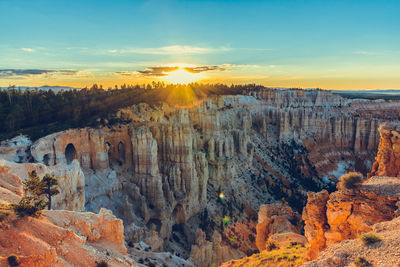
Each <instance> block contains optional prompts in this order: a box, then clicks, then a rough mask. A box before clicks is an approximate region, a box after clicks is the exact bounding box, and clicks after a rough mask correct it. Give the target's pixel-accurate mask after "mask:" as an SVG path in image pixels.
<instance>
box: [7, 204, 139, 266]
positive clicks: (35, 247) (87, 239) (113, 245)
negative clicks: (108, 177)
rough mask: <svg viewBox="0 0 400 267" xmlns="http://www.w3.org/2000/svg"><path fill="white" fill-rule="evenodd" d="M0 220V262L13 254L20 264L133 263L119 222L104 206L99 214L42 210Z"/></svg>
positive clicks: (79, 264)
mask: <svg viewBox="0 0 400 267" xmlns="http://www.w3.org/2000/svg"><path fill="white" fill-rule="evenodd" d="M14 217H15V215H10V216H9V217H8V218H6V219H5V220H3V221H2V222H1V223H0V231H1V235H0V247H1V249H0V265H1V266H8V264H7V257H8V256H9V255H11V254H15V255H17V256H18V258H19V262H20V265H21V266H43V267H50V266H82V267H84V266H85V267H86V266H96V262H100V261H105V262H107V263H108V264H109V265H110V266H135V265H136V263H135V261H134V260H133V259H131V258H129V257H128V256H127V253H126V251H127V249H126V247H125V245H124V234H123V230H124V228H123V224H122V221H121V220H119V219H117V218H116V217H115V216H113V215H112V214H111V212H110V211H107V210H105V209H103V210H101V211H100V213H99V214H94V213H90V212H73V211H58V210H57V211H56V210H50V211H47V210H46V211H43V214H42V216H41V217H40V218H32V217H25V218H23V219H17V218H14Z"/></svg>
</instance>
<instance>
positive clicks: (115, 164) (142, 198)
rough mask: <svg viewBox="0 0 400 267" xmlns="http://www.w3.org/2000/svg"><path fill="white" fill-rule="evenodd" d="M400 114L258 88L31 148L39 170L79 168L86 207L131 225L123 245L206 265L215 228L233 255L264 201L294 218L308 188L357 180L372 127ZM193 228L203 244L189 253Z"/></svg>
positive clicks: (318, 95) (143, 109)
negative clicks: (142, 245)
mask: <svg viewBox="0 0 400 267" xmlns="http://www.w3.org/2000/svg"><path fill="white" fill-rule="evenodd" d="M398 109H399V105H398V104H396V103H393V102H390V101H389V102H380V101H360V100H346V99H343V98H341V97H339V96H337V95H334V94H332V93H330V92H326V91H318V90H313V91H312V90H308V91H303V90H272V89H264V90H259V91H253V92H251V93H250V95H246V96H218V97H217V96H213V97H210V98H207V99H205V100H204V101H202V102H201V103H198V105H196V106H192V107H190V108H177V107H173V106H171V105H169V104H162V105H156V106H149V105H147V104H139V105H135V106H132V107H129V108H125V109H123V110H120V111H119V113H118V114H119V116H123V117H124V118H125V119H126V118H128V119H131V122H130V123H127V124H121V125H114V126H110V127H108V126H104V127H99V128H83V129H72V130H67V131H63V132H58V133H54V134H52V135H49V136H46V137H43V138H41V139H39V140H37V141H36V142H35V143H34V144H33V145H32V146H31V148H30V152H31V154H32V157H33V158H34V160H35V161H36V162H40V163H42V166H46V165H48V167H46V168H53V167H54V168H55V167H56V166H59V168H61V166H66V167H63V168H70V167H71V166H73V165H74V164H75V163H76V164H77V163H79V165H80V166H81V168H82V170H83V173H84V182H85V187H84V192H85V200H86V202H85V208H86V209H87V210H89V211H93V212H98V211H99V210H100V208H101V207H105V208H108V209H110V210H112V211H113V213H114V214H115V215H116V216H117V217H119V218H122V219H123V220H124V224H125V226H129V227H130V228H132V229H135V230H132V231H129V232H130V233H132V234H133V235H135V238H133V237H132V236H126V238H127V240H135V241H138V240H145V239H147V240H152V241H148V242H152V243H154V244H157V245H155V246H156V247H157V249H159V248H158V247H159V246H160V244H161V243H160V242H159V240H158V239H157V237H155V236H152V235H151V234H150V233H151V232H152V231H155V232H157V233H158V237H159V238H161V239H163V240H164V242H162V243H163V247H164V250H168V251H171V252H175V253H176V254H177V255H179V256H182V257H184V258H189V257H191V258H192V261H193V262H202V260H201V259H202V258H204V257H206V258H207V259H209V258H210V257H208V256H205V255H207V253H208V252H207V251H209V250H212V249H210V246H211V247H212V245H208V243H207V242H210V241H212V239H213V236H214V235H213V233H214V232H217V233H218V234H219V235H220V236H221V238H222V239H221V246H226V247H231V248H233V250H235V251H236V252H235V253H231V254H229V255H231V256H232V257H234V256H235V255H242V254H243V253H244V254H249V253H251V252H252V251H254V250H253V249H255V248H256V242H255V240H253V241H251V240H250V239H249V240H250V241H249V240H247V238H246V245H239V244H236V245H235V242H231V241H229V239H230V238H231V237H232V236H233V235H232V234H233V231H231V230H233V229H240V228H241V225H244V224H248V225H253V224H252V222H255V221H256V218H257V212H255V211H257V210H259V208H260V206H261V205H262V204H266V203H272V202H275V201H280V200H281V199H282V198H285V199H286V201H287V202H288V203H289V205H290V206H292V207H293V208H294V209H297V210H298V211H300V210H301V209H302V207H303V205H304V203H305V196H306V193H307V192H308V191H320V190H321V189H323V188H332V186H333V185H334V182H335V181H336V179H337V178H338V177H339V176H340V175H342V174H344V173H345V172H347V171H350V170H359V171H362V172H364V173H365V172H366V171H367V170H368V169H370V166H371V163H372V159H373V157H374V155H375V153H376V149H377V146H378V140H379V134H378V131H377V128H378V125H379V123H380V122H383V121H385V120H390V119H393V118H392V117H391V114H393V113H394V112H396V111H399V110H398ZM382 110H384V111H385V112H380V111H382ZM77 188H79V189H81V188H80V187H77ZM221 192H222V193H223V194H224V198H219V197H218V195H219V193H221ZM254 214H255V215H254ZM225 217H228V218H229V223H223V220H224V218H225ZM249 218H251V219H250V220H249ZM233 225H235V227H236V228H235V227H233ZM198 228H200V229H202V231H203V232H204V233H205V235H206V237H205V238H206V240H207V242H206V243H204V242H200V241H199V242H200V243H201V244H198V248H197V253H193V254H192V253H191V250H190V248H191V247H192V245H193V244H195V243H196V230H197V229H198ZM252 234H255V233H254V231H253V232H252V233H248V234H247V233H246V231H242V234H241V235H242V236H250V235H252ZM152 237H153V238H152ZM233 250H232V251H233ZM212 251H214V250H212ZM222 254H223V255H227V254H224V253H222ZM222 254H221V255H222ZM196 255H198V256H196ZM196 257H198V258H196ZM224 257H225V256H224ZM211 258H213V259H217V258H218V259H220V257H219V256H216V255H214V256H213V257H211ZM224 260H227V259H226V258H224ZM214 264H215V262H214Z"/></svg>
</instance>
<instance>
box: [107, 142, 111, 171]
mask: <svg viewBox="0 0 400 267" xmlns="http://www.w3.org/2000/svg"><path fill="white" fill-rule="evenodd" d="M106 149H107V156H108V165H109V166H110V167H111V144H110V143H109V142H106Z"/></svg>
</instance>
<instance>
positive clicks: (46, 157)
mask: <svg viewBox="0 0 400 267" xmlns="http://www.w3.org/2000/svg"><path fill="white" fill-rule="evenodd" d="M43 163H44V164H45V165H46V166H49V165H50V154H46V155H44V156H43Z"/></svg>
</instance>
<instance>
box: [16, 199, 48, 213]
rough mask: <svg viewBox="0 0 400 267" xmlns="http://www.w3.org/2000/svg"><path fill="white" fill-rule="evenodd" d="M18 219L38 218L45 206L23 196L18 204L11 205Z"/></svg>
mask: <svg viewBox="0 0 400 267" xmlns="http://www.w3.org/2000/svg"><path fill="white" fill-rule="evenodd" d="M11 206H12V208H13V210H14V212H15V214H17V215H18V217H24V216H39V215H40V210H42V209H43V208H44V206H45V204H44V203H43V202H38V203H34V202H33V200H32V197H28V196H24V197H23V198H21V200H20V201H19V203H18V204H12V205H11Z"/></svg>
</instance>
